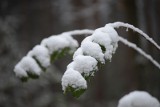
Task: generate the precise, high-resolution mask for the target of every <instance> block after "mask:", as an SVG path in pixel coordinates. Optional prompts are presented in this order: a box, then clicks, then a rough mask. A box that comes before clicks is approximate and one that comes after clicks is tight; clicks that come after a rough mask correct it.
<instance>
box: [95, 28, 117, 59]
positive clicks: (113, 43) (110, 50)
mask: <svg viewBox="0 0 160 107" xmlns="http://www.w3.org/2000/svg"><path fill="white" fill-rule="evenodd" d="M92 37H93V41H94V42H96V43H98V44H100V45H102V46H104V47H105V50H106V51H105V54H104V56H105V59H106V60H111V58H112V54H114V53H115V51H116V49H117V47H118V41H119V39H118V34H117V32H116V31H115V30H114V29H113V28H112V27H111V26H109V25H108V26H107V25H106V26H105V27H102V28H98V29H96V30H95V32H94V33H93V34H92Z"/></svg>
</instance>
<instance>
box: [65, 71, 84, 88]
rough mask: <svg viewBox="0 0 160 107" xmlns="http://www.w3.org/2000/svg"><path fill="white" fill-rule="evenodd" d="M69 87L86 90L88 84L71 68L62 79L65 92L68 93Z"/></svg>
mask: <svg viewBox="0 0 160 107" xmlns="http://www.w3.org/2000/svg"><path fill="white" fill-rule="evenodd" d="M68 86H71V87H72V88H74V89H86V88H87V82H86V80H85V79H84V78H83V77H82V75H81V74H80V73H79V72H78V71H76V70H74V69H72V68H70V69H67V71H66V72H65V73H64V75H63V77H62V89H63V91H66V89H67V87H68Z"/></svg>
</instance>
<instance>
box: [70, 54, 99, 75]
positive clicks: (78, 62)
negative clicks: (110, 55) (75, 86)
mask: <svg viewBox="0 0 160 107" xmlns="http://www.w3.org/2000/svg"><path fill="white" fill-rule="evenodd" d="M97 63H98V62H97V60H96V59H95V58H93V57H91V56H82V55H79V56H77V57H76V58H75V59H74V60H73V62H72V63H70V64H69V65H68V66H67V69H70V68H73V69H74V70H76V71H79V72H80V73H81V74H84V76H89V75H92V74H93V71H96V70H97V69H98V67H97ZM92 76H93V75H92Z"/></svg>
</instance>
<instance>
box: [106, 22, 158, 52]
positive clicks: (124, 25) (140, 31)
mask: <svg viewBox="0 0 160 107" xmlns="http://www.w3.org/2000/svg"><path fill="white" fill-rule="evenodd" d="M108 25H110V26H112V27H114V28H119V27H126V28H127V29H128V28H130V29H132V30H133V31H135V32H137V33H139V34H140V35H141V36H143V37H144V38H146V39H147V40H148V41H149V42H150V43H152V44H153V45H154V46H155V47H157V48H158V49H159V50H160V46H159V45H158V44H157V43H156V42H155V41H154V40H153V39H152V38H150V37H149V36H148V35H147V34H146V33H144V32H143V31H142V30H140V29H138V28H136V27H134V26H133V25H130V24H128V23H123V22H115V23H109V24H106V26H108Z"/></svg>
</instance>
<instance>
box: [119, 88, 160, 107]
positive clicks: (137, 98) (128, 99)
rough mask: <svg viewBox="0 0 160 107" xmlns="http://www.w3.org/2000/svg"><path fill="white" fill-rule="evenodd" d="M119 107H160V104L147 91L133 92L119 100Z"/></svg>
mask: <svg viewBox="0 0 160 107" xmlns="http://www.w3.org/2000/svg"><path fill="white" fill-rule="evenodd" d="M118 107H160V103H159V101H158V100H157V99H156V98H155V97H153V96H151V95H150V94H149V93H147V92H145V91H133V92H131V93H129V94H128V95H125V96H124V97H122V98H121V99H120V100H119V104H118Z"/></svg>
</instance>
